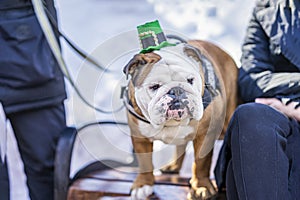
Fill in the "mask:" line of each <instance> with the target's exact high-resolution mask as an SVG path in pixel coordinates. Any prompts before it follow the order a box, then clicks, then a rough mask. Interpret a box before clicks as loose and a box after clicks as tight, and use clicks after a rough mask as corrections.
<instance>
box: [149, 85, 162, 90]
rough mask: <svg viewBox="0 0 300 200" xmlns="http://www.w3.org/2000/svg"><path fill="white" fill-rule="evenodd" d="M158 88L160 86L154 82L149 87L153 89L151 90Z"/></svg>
mask: <svg viewBox="0 0 300 200" xmlns="http://www.w3.org/2000/svg"><path fill="white" fill-rule="evenodd" d="M158 88H160V85H159V84H154V85H152V86H150V87H149V89H150V90H153V91H155V90H157V89H158Z"/></svg>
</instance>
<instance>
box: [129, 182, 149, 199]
mask: <svg viewBox="0 0 300 200" xmlns="http://www.w3.org/2000/svg"><path fill="white" fill-rule="evenodd" d="M152 193H153V186H150V185H144V186H143V187H140V188H136V189H134V190H132V191H131V199H132V200H145V199H146V198H147V197H148V196H150V195H151V194H152Z"/></svg>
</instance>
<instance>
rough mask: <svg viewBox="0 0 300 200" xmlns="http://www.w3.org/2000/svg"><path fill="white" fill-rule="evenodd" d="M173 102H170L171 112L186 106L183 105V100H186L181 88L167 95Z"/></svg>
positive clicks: (176, 88)
mask: <svg viewBox="0 0 300 200" xmlns="http://www.w3.org/2000/svg"><path fill="white" fill-rule="evenodd" d="M167 94H168V95H169V96H170V97H171V98H172V99H173V100H172V101H171V102H169V104H168V105H169V109H170V110H177V109H182V108H184V106H185V104H184V103H183V101H182V100H183V99H185V98H186V97H185V92H184V90H183V89H182V88H181V87H173V88H171V89H170V90H169V92H168V93H167Z"/></svg>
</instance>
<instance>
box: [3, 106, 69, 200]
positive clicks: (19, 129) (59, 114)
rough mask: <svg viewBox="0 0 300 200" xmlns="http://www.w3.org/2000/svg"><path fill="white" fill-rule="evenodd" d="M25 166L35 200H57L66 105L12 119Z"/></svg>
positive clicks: (16, 116)
mask: <svg viewBox="0 0 300 200" xmlns="http://www.w3.org/2000/svg"><path fill="white" fill-rule="evenodd" d="M8 118H9V119H10V121H11V124H12V127H13V129H14V133H15V135H16V139H17V143H18V147H19V150H20V154H21V157H22V160H23V162H24V169H25V174H26V176H27V185H28V188H29V196H30V198H31V200H41V199H43V200H53V198H54V177H53V173H54V157H55V149H56V145H57V142H58V138H59V135H60V133H61V132H62V130H63V129H64V128H65V127H66V122H65V110H64V107H63V105H59V106H53V107H48V108H43V109H37V110H31V111H26V112H20V113H15V114H10V115H8Z"/></svg>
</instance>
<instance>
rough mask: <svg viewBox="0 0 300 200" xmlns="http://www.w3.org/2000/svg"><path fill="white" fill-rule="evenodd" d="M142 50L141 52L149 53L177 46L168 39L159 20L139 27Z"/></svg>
mask: <svg viewBox="0 0 300 200" xmlns="http://www.w3.org/2000/svg"><path fill="white" fill-rule="evenodd" d="M137 29H138V34H139V39H140V44H141V48H142V50H141V51H140V53H148V52H151V51H154V50H160V49H161V48H163V47H167V46H175V45H176V44H171V43H169V42H168V41H167V38H166V36H165V34H164V32H163V31H162V29H161V27H160V25H159V22H158V20H155V21H152V22H147V23H145V24H143V25H139V26H138V27H137Z"/></svg>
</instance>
